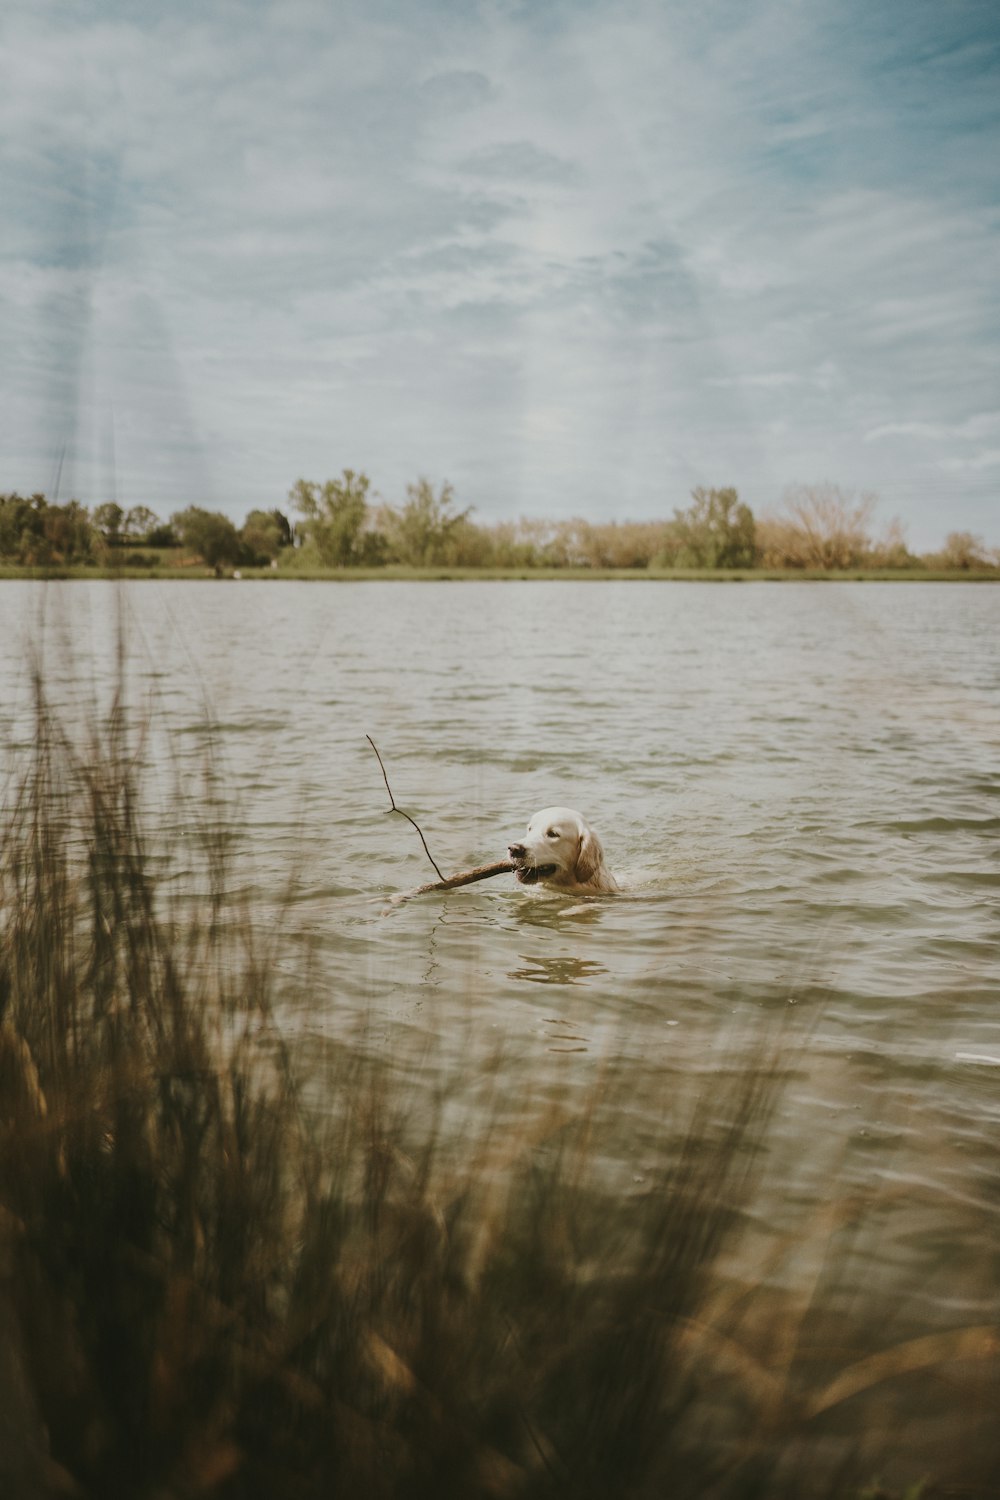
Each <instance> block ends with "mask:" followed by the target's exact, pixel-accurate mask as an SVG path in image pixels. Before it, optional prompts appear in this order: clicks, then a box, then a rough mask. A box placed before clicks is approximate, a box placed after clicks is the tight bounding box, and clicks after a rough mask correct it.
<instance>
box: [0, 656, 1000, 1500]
mask: <svg viewBox="0 0 1000 1500" xmlns="http://www.w3.org/2000/svg"><path fill="white" fill-rule="evenodd" d="M141 756H142V726H141V725H132V724H131V723H130V720H129V716H128V713H127V710H126V705H125V703H124V701H123V699H121V698H120V699H119V701H118V702H117V703H116V704H115V706H114V707H113V708H112V710H111V712H110V713H109V715H108V717H107V719H106V720H104V721H103V722H101V723H98V724H94V725H92V726H91V728H90V730H89V732H88V733H84V734H83V735H82V736H74V735H70V734H69V733H68V732H67V731H66V729H65V727H64V725H63V724H62V723H61V722H60V720H59V718H58V717H57V716H56V715H54V714H53V713H52V711H51V710H50V708H49V706H48V704H47V701H46V697H45V691H44V683H43V682H42V680H41V679H40V678H38V677H36V682H35V721H34V726H33V734H32V735H31V737H30V743H29V747H28V748H24V749H22V750H21V751H20V752H18V755H17V758H16V760H15V761H14V763H13V764H12V765H11V766H10V769H9V774H8V777H7V782H6V797H5V806H4V818H3V823H2V828H3V832H2V836H0V938H2V946H0V1100H2V1107H0V1265H2V1267H3V1277H2V1280H0V1334H2V1335H3V1337H2V1338H0V1413H2V1416H0V1424H2V1425H0V1493H2V1494H3V1495H4V1496H5V1500H36V1497H39V1496H48V1495H52V1496H55V1495H75V1496H84V1497H94V1500H97V1497H100V1500H108V1497H111V1500H115V1497H121V1500H136V1497H144V1496H149V1497H154V1496H155V1497H158V1500H164V1497H177V1500H182V1497H183V1500H187V1497H191V1496H209V1495H210V1496H219V1497H226V1500H228V1497H233V1500H243V1497H258V1496H259V1497H280V1500H286V1497H287V1500H297V1497H310V1500H311V1497H314V1496H315V1497H317V1500H318V1497H320V1496H328V1495H330V1494H345V1495H362V1494H363V1495H366V1496H373V1497H376V1500H379V1497H397V1496H398V1497H404V1496H405V1497H411V1496H412V1497H416V1496H428V1497H431V1496H433V1497H436V1500H439V1497H445V1500H447V1497H454V1500H478V1497H480V1496H482V1497H487V1496H488V1497H508V1496H509V1497H511V1500H521V1497H528V1500H534V1497H539V1500H542V1497H585V1500H590V1497H592V1500H607V1497H609V1496H612V1495H613V1496H616V1497H625V1500H627V1497H654V1496H657V1497H659V1496H663V1495H670V1496H675V1497H681V1500H696V1497H698V1500H701V1497H705V1496H715V1497H719V1500H726V1497H732V1500H737V1497H750V1496H755V1497H760V1496H775V1497H777V1496H785V1497H789V1500H790V1497H793V1496H794V1497H797V1500H801V1497H805V1496H809V1495H829V1496H833V1495H837V1496H853V1495H857V1494H858V1493H859V1489H860V1487H861V1486H862V1484H863V1482H864V1481H866V1480H870V1479H872V1478H874V1476H875V1475H876V1474H877V1473H880V1472H885V1469H884V1467H883V1465H887V1466H888V1467H889V1469H890V1471H892V1470H896V1471H900V1470H901V1471H902V1472H903V1473H904V1474H905V1472H906V1454H905V1452H904V1453H902V1454H900V1453H898V1452H896V1446H897V1429H896V1428H895V1427H894V1425H893V1424H892V1423H889V1424H886V1422H885V1421H884V1413H885V1410H886V1407H885V1406H884V1404H882V1403H881V1402H880V1401H876V1402H875V1403H874V1404H873V1405H872V1406H871V1407H870V1408H865V1407H864V1405H863V1404H859V1401H858V1398H859V1395H860V1396H863V1395H864V1393H865V1392H870V1391H871V1390H872V1389H875V1390H876V1391H877V1392H879V1393H881V1392H882V1391H884V1389H885V1388H886V1387H887V1386H888V1385H890V1384H891V1382H892V1381H894V1380H895V1381H900V1380H902V1381H904V1382H905V1381H906V1380H907V1379H912V1378H913V1376H914V1372H915V1371H917V1372H919V1371H920V1370H922V1369H924V1370H925V1369H927V1368H928V1366H930V1367H932V1369H936V1368H937V1367H938V1366H942V1367H943V1368H944V1369H945V1370H951V1369H952V1368H953V1366H954V1362H955V1360H956V1359H959V1360H960V1359H963V1358H964V1359H965V1360H966V1362H967V1363H968V1362H970V1361H971V1363H972V1365H973V1366H974V1367H976V1360H977V1358H981V1355H982V1350H980V1349H979V1348H978V1346H977V1348H976V1349H972V1347H971V1344H970V1341H969V1340H968V1339H965V1341H964V1342H963V1336H964V1331H963V1330H960V1331H959V1333H958V1334H957V1335H956V1336H955V1337H954V1338H952V1339H950V1340H949V1339H948V1338H945V1339H943V1340H939V1342H938V1344H937V1345H936V1346H935V1348H933V1349H931V1350H930V1351H928V1349H927V1347H926V1340H924V1341H923V1343H920V1341H919V1340H918V1344H919V1345H920V1347H918V1348H916V1349H914V1347H913V1344H912V1341H910V1342H906V1343H902V1344H900V1345H898V1346H893V1345H892V1344H891V1342H888V1341H887V1342H886V1344H885V1347H884V1348H883V1350H882V1352H881V1355H880V1356H879V1357H878V1358H877V1359H876V1360H875V1363H874V1364H873V1361H872V1358H871V1356H867V1357H864V1358H860V1359H859V1358H858V1356H857V1355H856V1353H854V1352H852V1341H853V1333H852V1330H855V1329H856V1327H857V1326H862V1325H864V1323H865V1321H866V1319H868V1320H872V1319H873V1318H874V1317H875V1314H876V1312H877V1314H878V1317H879V1319H880V1320H881V1321H882V1322H883V1323H884V1322H885V1311H884V1306H883V1303H884V1283H883V1282H882V1281H881V1280H880V1279H879V1278H878V1277H875V1276H873V1278H872V1299H871V1305H865V1306H860V1307H852V1308H851V1309H850V1316H849V1317H846V1316H845V1315H844V1313H843V1311H838V1308H842V1307H843V1302H842V1300H841V1302H840V1303H838V1301H837V1298H836V1296H835V1295H834V1293H835V1291H836V1287H835V1282H836V1264H837V1257H836V1254H835V1245H834V1234H835V1233H836V1235H837V1236H839V1237H840V1238H841V1239H842V1238H843V1236H844V1234H845V1233H846V1232H848V1231H849V1230H851V1229H852V1228H853V1230H854V1247H855V1249H857V1248H858V1247H859V1246H861V1248H862V1249H865V1253H870V1254H872V1255H873V1257H875V1256H877V1253H878V1246H877V1245H871V1246H868V1247H864V1246H863V1245H862V1242H861V1238H860V1233H859V1232H858V1231H857V1230H856V1212H857V1211H856V1208H855V1207H854V1206H853V1205H852V1204H850V1203H848V1202H847V1201H846V1200H845V1201H842V1202H837V1193H836V1184H835V1183H833V1184H831V1202H830V1205H829V1207H830V1212H829V1215H828V1216H827V1215H824V1219H823V1225H821V1226H820V1229H819V1231H818V1232H819V1233H820V1234H821V1235H823V1234H825V1235H828V1236H829V1242H828V1243H826V1245H825V1253H821V1255H820V1262H821V1268H820V1270H819V1271H817V1273H816V1276H815V1278H814V1282H813V1286H812V1291H811V1293H810V1295H808V1296H807V1297H806V1299H805V1301H804V1303H803V1302H800V1303H797V1304H794V1305H793V1304H791V1303H790V1302H788V1301H787V1300H784V1299H782V1298H781V1297H780V1296H779V1295H778V1293H777V1291H776V1288H775V1283H774V1279H773V1274H772V1273H773V1268H774V1262H773V1261H772V1263H771V1266H770V1268H769V1269H767V1268H765V1270H764V1271H762V1272H761V1273H760V1276H759V1278H758V1279H757V1280H756V1281H750V1282H748V1281H747V1280H746V1278H745V1275H744V1276H743V1278H742V1279H741V1277H740V1275H738V1274H737V1273H736V1271H735V1270H734V1266H735V1265H736V1257H737V1252H738V1249H739V1246H740V1243H741V1239H742V1236H743V1233H744V1230H745V1228H746V1226H747V1225H748V1223H750V1222H751V1220H753V1219H759V1220H762V1221H763V1222H766V1208H763V1207H762V1206H761V1203H760V1201H759V1199H758V1194H759V1191H760V1183H761V1176H762V1172H763V1170H764V1166H765V1163H766V1157H767V1151H768V1142H769V1132H770V1127H771V1121H772V1119H773V1115H774V1111H775V1109H776V1107H777V1106H778V1104H779V1102H780V1099H781V1096H782V1088H783V1082H784V1079H783V1070H784V1065H782V1064H779V1062H778V1060H777V1056H778V1045H779V1042H780V1038H779V1037H777V1036H775V1035H772V1034H768V1033H767V1031H766V1029H762V1030H761V1032H760V1033H759V1034H758V1035H757V1037H756V1038H746V1037H744V1038H734V1039H733V1045H732V1047H731V1049H730V1052H729V1054H728V1055H727V1056H726V1057H721V1058H720V1072H719V1079H718V1087H717V1088H712V1089H710V1090H708V1091H706V1093H705V1094H704V1095H703V1096H702V1097H700V1098H696V1097H693V1096H692V1097H676V1098H671V1099H670V1100H667V1101H665V1102H664V1110H663V1116H662V1119H661V1120H660V1122H659V1125H658V1127H657V1128H658V1140H657V1144H656V1147H655V1154H656V1156H657V1159H658V1166H657V1168H656V1170H655V1171H653V1172H651V1173H650V1174H648V1179H649V1180H648V1182H647V1184H646V1185H645V1186H644V1187H643V1189H642V1191H641V1192H633V1193H632V1194H630V1195H624V1196H623V1195H620V1194H612V1193H611V1192H610V1191H609V1188H608V1186H607V1180H606V1176H605V1174H604V1173H603V1172H602V1169H601V1161H602V1143H601V1139H600V1131H601V1128H602V1121H603V1120H606V1119H607V1118H609V1117H611V1118H613V1117H614V1115H615V1114H616V1113H617V1112H618V1111H626V1110H627V1109H628V1106H629V1086H628V1079H627V1077H624V1076H622V1077H618V1078H615V1077H614V1076H612V1077H609V1078H608V1080H607V1081H606V1083H605V1085H604V1088H603V1091H602V1096H601V1098H600V1099H599V1100H598V1099H595V1100H594V1101H593V1102H592V1105H591V1107H590V1108H587V1109H584V1110H583V1111H582V1112H572V1113H570V1112H567V1111H562V1112H553V1111H552V1110H545V1111H541V1110H536V1109H533V1108H532V1106H531V1104H530V1090H527V1091H526V1099H527V1100H528V1101H529V1102H526V1104H525V1107H524V1112H523V1118H522V1120H521V1123H520V1125H519V1126H518V1128H517V1130H516V1131H515V1132H513V1133H511V1132H510V1131H509V1130H508V1131H505V1133H504V1134H503V1135H502V1136H499V1135H497V1134H496V1133H495V1132H492V1131H491V1129H490V1126H489V1122H488V1121H485V1122H481V1124H480V1127H479V1129H478V1130H476V1131H474V1132H473V1131H470V1132H469V1133H468V1134H463V1136H462V1138H461V1139H460V1140H446V1139H445V1138H444V1137H443V1135H442V1132H441V1128H440V1123H439V1121H438V1120H436V1119H435V1117H434V1116H433V1114H432V1115H431V1116H430V1117H428V1116H426V1115H424V1114H417V1115H413V1114H411V1112H410V1111H409V1109H408V1107H407V1101H406V1100H405V1099H404V1098H401V1097H400V1094H399V1090H398V1085H396V1084H395V1083H394V1080H393V1077H392V1075H391V1074H389V1073H388V1072H387V1071H386V1070H385V1069H384V1068H383V1066H382V1065H381V1064H380V1063H379V1062H378V1061H377V1060H373V1059H372V1058H371V1057H369V1056H368V1055H366V1054H365V1053H364V1052H363V1051H362V1050H361V1049H360V1048H352V1047H347V1046H339V1047H336V1048H331V1050H330V1053H329V1055H328V1057H327V1058H326V1063H325V1067H324V1070H323V1074H322V1079H321V1087H319V1088H315V1087H312V1086H310V1083H309V1080H308V1079H307V1078H306V1077H305V1075H304V1074H303V1072H302V1069H301V1067H300V1066H299V1064H298V1063H297V1061H296V1058H295V1056H294V1054H293V1053H292V1052H291V1051H290V1050H289V1046H288V1044H287V1042H286V1039H285V1037H284V1036H283V1033H282V1027H281V1016H282V1007H283V1004H284V1002H285V1000H286V999H288V998H289V997H287V996H284V995H283V994H281V993H279V991H278V989H277V988H276V985H277V979H276V976H278V975H280V974H282V973H284V972H286V971H285V970H284V969H283V968H282V966H281V964H280V963H279V959H280V958H281V956H282V951H283V933H282V924H281V922H280V921H277V922H275V923H273V924H272V925H271V926H270V927H269V928H268V929H267V930H262V929H261V926H260V924H259V923H258V922H257V921H255V919H254V918H253V917H252V915H251V914H250V913H248V912H246V911H244V910H243V909H242V908H241V907H240V906H239V904H238V903H237V902H234V900H233V899H232V896H231V891H232V889H233V887H234V885H235V883H236V881H235V871H234V869H233V865H232V861H233V859H234V854H235V851H234V846H233V844H232V842H231V838H230V835H229V832H228V831H227V827H226V826H225V824H220V822H219V821H218V808H217V806H216V805H215V803H214V802H213V800H212V798H213V796H214V794H215V792H217V788H215V787H213V785H212V781H211V774H210V773H211V767H210V766H209V767H208V768H207V781H206V787H207V790H206V795H205V797H204V798H203V799H202V798H199V797H198V796H194V797H193V798H192V800H191V801H190V803H189V804H188V816H189V822H190V828H189V830H188V833H189V836H188V837H187V838H185V839H184V841H183V847H182V848H181V847H178V846H177V845H174V844H171V843H169V842H166V841H165V840H164V839H163V837H162V836H161V835H160V833H159V832H158V830H157V828H156V826H155V825H154V824H151V822H150V814H149V811H148V804H147V802H146V799H145V798H144V796H143V784H142V776H141ZM210 794H211V795H210ZM172 816H173V817H174V820H175V822H176V818H177V810H176V808H175V809H173V811H172ZM293 970H294V966H293ZM290 972H291V971H290ZM288 982H290V983H293V984H294V985H295V986H296V987H297V989H296V993H295V995H294V996H293V997H292V998H293V999H294V1000H295V1001H296V1002H297V1004H298V1005H299V1006H300V1007H301V1006H305V1005H309V1004H310V1003H311V1004H314V1005H323V1006H330V1005H335V1004H336V1003H337V999H338V997H337V996H335V995H330V994H329V993H327V992H326V991H325V990H324V989H323V988H322V987H320V988H318V989H317V991H316V992H315V993H312V992H311V991H310V985H312V984H319V981H318V980H315V979H312V980H311V979H310V978H309V976H308V974H302V973H301V970H300V971H299V973H298V977H296V978H295V979H294V980H290V981H288ZM824 1226H825V1227H824ZM824 1243H825V1242H824ZM838 1243H839V1240H838ZM787 1250H788V1247H787V1246H786V1247H785V1251H786V1252H787ZM822 1250H823V1244H822V1243H821V1251H822ZM795 1253H802V1247H801V1246H800V1247H797V1248H796V1251H795ZM824 1261H825V1264H824ZM874 1264H875V1262H874V1259H873V1266H874ZM824 1277H825V1278H826V1279H825V1281H824ZM897 1290H899V1288H897ZM903 1290H905V1289H903ZM992 1369H993V1366H988V1369H987V1374H986V1375H985V1376H983V1377H982V1379H983V1382H984V1385H983V1386H982V1387H980V1386H976V1384H975V1375H974V1374H973V1375H967V1376H966V1388H967V1389H974V1390H975V1392H976V1399H983V1400H988V1399H989V1396H988V1392H989V1383H988V1382H989V1372H990V1371H991V1370H992ZM905 1390H906V1387H905V1386H904V1393H905ZM984 1391H985V1394H984ZM911 1477H913V1478H917V1477H919V1476H911ZM880 1493H881V1494H883V1495H886V1494H887V1493H888V1491H885V1490H883V1491H880ZM897 1493H900V1494H901V1493H902V1490H898V1491H897ZM962 1493H964V1494H966V1495H971V1494H974V1493H980V1491H978V1490H974V1489H972V1488H966V1489H964V1490H963V1491H962ZM982 1493H983V1494H985V1493H986V1490H985V1489H984V1490H982Z"/></svg>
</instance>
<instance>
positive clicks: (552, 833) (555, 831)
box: [545, 828, 559, 839]
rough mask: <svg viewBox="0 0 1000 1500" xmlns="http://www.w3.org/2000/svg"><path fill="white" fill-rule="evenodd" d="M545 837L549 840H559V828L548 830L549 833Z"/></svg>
mask: <svg viewBox="0 0 1000 1500" xmlns="http://www.w3.org/2000/svg"><path fill="white" fill-rule="evenodd" d="M545 837H546V838H547V839H557V838H558V837H559V830H558V828H550V829H549V830H548V832H547V833H546V835H545Z"/></svg>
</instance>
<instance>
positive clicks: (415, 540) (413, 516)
mask: <svg viewBox="0 0 1000 1500" xmlns="http://www.w3.org/2000/svg"><path fill="white" fill-rule="evenodd" d="M406 493H407V496H408V499H407V501H406V504H405V505H404V506H403V508H402V510H399V511H396V510H387V512H386V527H387V531H388V535H389V545H390V549H391V551H392V553H393V556H394V557H395V558H396V559H397V560H398V561H399V562H404V563H409V564H410V565H411V566H412V567H417V568H419V567H430V566H434V565H436V564H439V563H445V562H450V561H451V558H449V556H448V555H447V554H448V548H449V544H450V543H451V542H452V541H453V540H454V539H455V538H456V534H457V533H459V532H460V531H461V528H462V527H463V526H464V525H465V523H466V522H467V520H468V517H469V516H470V514H471V513H472V507H471V506H469V507H468V508H467V509H466V510H461V511H454V510H452V506H453V504H454V497H455V491H454V489H453V488H452V486H451V485H450V484H449V483H448V481H447V480H445V481H444V483H443V484H442V485H441V488H440V491H439V492H438V494H435V493H434V487H433V485H432V484H431V482H430V480H429V479H418V480H417V482H416V484H408V485H407V486H406Z"/></svg>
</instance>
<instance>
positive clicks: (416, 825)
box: [365, 734, 499, 890]
mask: <svg viewBox="0 0 1000 1500" xmlns="http://www.w3.org/2000/svg"><path fill="white" fill-rule="evenodd" d="M365 739H366V740H367V741H368V743H369V745H371V747H372V749H373V750H374V751H375V759H376V760H377V761H378V763H379V765H380V766H381V767H382V780H383V781H384V782H385V789H386V791H387V792H388V793H389V801H390V802H391V803H392V807H391V808H390V809H389V811H390V812H395V813H399V815H400V817H401V818H405V819H406V821H407V822H408V823H412V824H413V826H414V828H415V829H416V830H417V832H418V833H419V834H420V842H421V843H422V844H423V846H424V853H425V854H426V855H427V858H428V859H429V860H430V862H431V864H432V865H433V866H434V868H435V870H437V872H438V875H439V876H440V878H441V879H442V880H444V878H445V877H444V876H443V875H442V874H441V871H440V869H439V868H438V862H437V860H436V859H435V858H434V856H433V854H432V853H431V851H430V850H429V849H428V847H427V840H426V839H425V838H424V836H423V833H422V832H421V829H420V824H419V823H417V822H414V820H413V818H411V817H410V815H409V813H407V812H404V811H403V809H402V808H401V807H397V806H396V799H395V797H394V796H393V795H392V787H391V786H390V785H389V778H388V776H387V775H386V774H385V766H383V765H382V757H381V755H379V753H378V746H377V745H376V743H375V741H374V740H373V739H372V737H371V735H370V734H366V735H365ZM494 873H497V874H498V873H499V871H496V872H494ZM485 878H486V877H485V876H483V875H477V876H476V879H477V880H484V879H485ZM464 883H465V882H464V881H462V880H459V881H458V884H459V885H463V884H464ZM446 884H447V882H446ZM427 889H428V890H433V889H434V887H433V886H428V887H427Z"/></svg>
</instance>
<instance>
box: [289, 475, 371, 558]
mask: <svg viewBox="0 0 1000 1500" xmlns="http://www.w3.org/2000/svg"><path fill="white" fill-rule="evenodd" d="M370 488H371V480H370V479H369V478H368V475H367V474H355V472H354V470H353V469H345V470H344V471H343V473H342V474H341V477H340V478H339V479H328V480H327V481H326V483H325V484H322V485H320V484H315V483H313V482H311V481H309V480H306V479H297V480H296V481H295V483H294V485H293V486H292V488H291V490H290V491H289V495H288V498H289V499H290V500H291V502H292V504H293V505H294V506H295V508H296V509H297V510H298V511H299V512H300V514H301V515H302V516H303V517H304V520H303V523H302V530H303V532H304V534H305V536H306V537H307V539H308V540H309V541H311V542H312V543H313V545H314V546H315V548H316V550H317V552H318V553H319V555H320V558H321V560H322V561H323V562H324V563H326V565H327V567H331V568H343V567H346V566H348V565H350V564H351V563H357V562H360V561H361V560H362V553H363V550H364V548H363V542H362V536H363V533H364V528H365V522H366V520H367V519H368V491H369V489H370Z"/></svg>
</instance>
